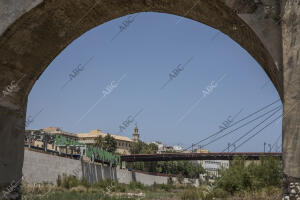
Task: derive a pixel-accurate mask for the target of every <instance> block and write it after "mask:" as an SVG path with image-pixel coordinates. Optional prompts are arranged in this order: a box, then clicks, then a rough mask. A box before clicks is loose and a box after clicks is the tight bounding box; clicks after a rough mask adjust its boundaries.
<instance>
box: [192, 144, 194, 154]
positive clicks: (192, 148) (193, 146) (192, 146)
mask: <svg viewBox="0 0 300 200" xmlns="http://www.w3.org/2000/svg"><path fill="white" fill-rule="evenodd" d="M193 152H194V144H193V143H192V153H193Z"/></svg>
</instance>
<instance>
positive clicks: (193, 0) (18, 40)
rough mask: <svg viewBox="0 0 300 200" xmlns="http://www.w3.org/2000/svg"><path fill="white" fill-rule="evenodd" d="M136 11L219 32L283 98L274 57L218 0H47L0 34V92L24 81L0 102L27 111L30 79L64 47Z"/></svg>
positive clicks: (44, 67)
mask: <svg viewBox="0 0 300 200" xmlns="http://www.w3.org/2000/svg"><path fill="white" fill-rule="evenodd" d="M191 8H192V9H191ZM137 12H162V13H169V14H174V15H178V16H182V17H186V18H189V19H192V20H195V21H198V22H201V23H203V24H206V25H208V26H211V27H213V28H215V29H218V30H220V31H221V32H223V33H224V34H226V35H228V36H229V37H231V38H232V39H233V40H234V41H236V42H237V43H238V44H240V45H241V46H242V47H243V48H244V49H245V50H247V51H248V52H249V53H250V54H251V55H252V56H253V57H254V58H255V59H256V60H257V62H258V63H259V64H260V65H261V66H262V67H263V69H264V70H265V72H266V73H267V74H268V76H269V77H270V79H271V81H272V82H273V84H274V85H275V87H276V88H277V90H278V93H279V95H280V96H282V78H281V71H280V69H278V66H277V67H276V64H275V62H274V59H273V58H272V56H271V55H270V53H269V52H268V50H267V49H266V47H265V46H264V44H263V43H262V42H261V40H260V39H259V37H258V36H257V35H256V33H255V32H254V31H253V30H252V29H251V28H250V27H249V25H248V24H247V23H245V22H244V21H243V20H242V19H241V18H240V17H239V16H238V15H237V14H236V13H235V12H234V11H233V9H231V8H229V7H228V6H227V5H226V4H225V3H224V2H223V1H221V0H209V1H206V0H205V1H204V0H200V1H198V0H184V1H179V0H122V1H120V0H118V1H117V0H114V1H112V0H91V1H85V0H77V1H68V0H52V1H44V2H42V3H40V4H39V5H37V6H36V7H34V8H33V9H31V10H30V11H29V12H27V13H25V14H24V15H23V16H22V17H20V18H19V19H17V20H16V21H15V22H14V23H13V24H11V25H10V26H9V27H8V28H7V29H6V31H4V33H3V34H2V36H0V55H1V57H0V64H1V65H0V70H1V72H2V73H0V89H4V88H5V87H6V86H7V85H9V84H10V82H11V81H12V80H19V79H20V78H21V77H24V78H22V84H20V87H21V89H20V90H19V93H18V94H17V95H15V96H14V97H10V96H7V97H4V99H3V98H2V99H0V104H2V105H3V104H4V103H5V102H9V103H10V104H12V105H15V107H19V108H21V109H22V108H26V106H25V105H26V103H27V96H28V94H29V92H30V90H31V88H32V87H33V85H34V83H35V81H36V80H37V79H38V78H39V76H40V75H41V74H42V73H43V71H44V70H45V69H46V68H47V66H48V65H49V64H50V63H51V62H52V60H53V59H54V58H55V57H56V56H57V55H58V54H59V53H60V52H61V51H62V50H63V49H64V48H65V47H66V46H68V45H69V44H70V43H71V42H72V41H73V40H75V39H76V38H78V37H79V36H81V35H82V34H83V33H85V32H86V31H88V30H90V29H92V28H94V27H96V26H98V25H100V24H103V23H105V22H108V21H110V20H112V19H115V18H118V17H122V16H125V15H128V14H133V13H137ZM3 72H4V73H3ZM5 98H7V99H5ZM3 102H4V103H3Z"/></svg>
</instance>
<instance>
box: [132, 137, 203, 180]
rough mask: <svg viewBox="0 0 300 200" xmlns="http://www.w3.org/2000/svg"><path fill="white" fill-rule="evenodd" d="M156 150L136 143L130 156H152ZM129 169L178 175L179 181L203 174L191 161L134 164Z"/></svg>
mask: <svg viewBox="0 0 300 200" xmlns="http://www.w3.org/2000/svg"><path fill="white" fill-rule="evenodd" d="M157 150H158V147H157V145H155V144H153V143H152V144H147V143H144V142H141V141H139V142H137V143H134V144H132V145H131V147H130V153H132V154H154V153H156V152H157ZM130 167H132V168H133V169H136V170H142V171H147V172H154V173H163V174H174V175H179V176H180V177H181V178H180V179H181V180H182V179H183V177H186V178H199V174H204V173H205V170H204V169H203V167H202V166H201V165H200V164H198V163H195V162H194V163H193V162H191V161H168V162H165V161H158V162H135V163H133V164H132V165H131V166H130Z"/></svg>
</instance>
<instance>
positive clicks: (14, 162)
mask: <svg viewBox="0 0 300 200" xmlns="http://www.w3.org/2000/svg"><path fill="white" fill-rule="evenodd" d="M3 102H4V101H1V99H0V199H2V198H3V194H4V193H3V191H6V199H12V197H16V196H17V197H18V196H20V195H21V194H20V189H19V188H20V187H19V184H20V182H21V178H22V166H23V160H24V129H25V112H26V109H24V110H23V111H17V108H16V107H17V106H15V105H12V104H9V103H6V104H5V103H3ZM16 199H17V198H16Z"/></svg>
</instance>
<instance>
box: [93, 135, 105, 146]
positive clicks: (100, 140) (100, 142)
mask: <svg viewBox="0 0 300 200" xmlns="http://www.w3.org/2000/svg"><path fill="white" fill-rule="evenodd" d="M103 146H104V139H103V137H102V136H101V135H99V136H98V137H97V139H96V143H95V147H98V148H100V149H103Z"/></svg>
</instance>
